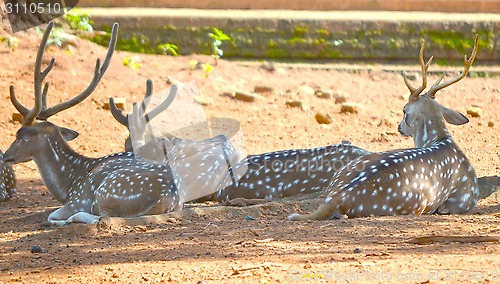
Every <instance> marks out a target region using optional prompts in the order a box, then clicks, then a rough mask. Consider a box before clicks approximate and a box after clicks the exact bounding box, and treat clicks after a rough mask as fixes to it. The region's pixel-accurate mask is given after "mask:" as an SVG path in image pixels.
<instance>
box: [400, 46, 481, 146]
mask: <svg viewBox="0 0 500 284" xmlns="http://www.w3.org/2000/svg"><path fill="white" fill-rule="evenodd" d="M477 46H478V36H476V40H475V44H474V49H473V50H472V53H471V56H470V58H467V55H465V59H464V62H465V67H464V70H463V71H462V72H461V73H460V75H459V76H457V77H455V78H453V79H451V80H449V81H447V82H444V83H442V84H440V83H441V81H442V80H443V78H444V76H445V74H444V73H443V74H442V75H441V77H440V78H439V79H438V80H437V81H436V83H434V85H433V86H432V87H431V88H430V89H429V90H428V91H427V92H426V93H425V94H423V95H421V93H422V92H423V91H424V90H425V88H426V87H427V70H428V68H429V65H430V64H431V62H432V59H433V57H431V58H430V59H429V61H427V63H424V55H423V54H424V47H425V42H424V43H423V44H422V48H421V49H420V56H419V59H420V65H421V67H422V71H421V74H422V85H421V86H420V87H419V88H415V87H413V86H412V85H411V84H410V83H409V82H408V78H407V77H406V76H404V77H403V78H404V81H405V84H406V86H407V87H408V89H409V90H410V93H411V94H410V97H409V100H408V103H407V104H406V105H405V106H404V108H403V113H404V117H403V120H402V121H401V123H400V124H399V127H398V130H399V132H400V133H401V134H402V135H404V136H412V137H413V139H414V141H415V147H417V148H420V147H424V146H427V145H429V144H431V143H433V142H435V141H436V140H437V139H440V138H443V137H449V138H451V136H450V134H449V133H448V130H447V128H446V125H445V123H444V121H447V122H448V123H450V124H454V125H461V124H465V123H467V122H469V120H468V119H467V117H465V116H464V115H463V114H461V113H460V112H458V111H455V110H452V109H449V108H446V107H444V106H442V105H441V104H439V103H438V102H436V101H435V98H436V93H437V92H438V91H439V90H441V89H444V88H446V87H448V86H450V85H452V84H454V83H456V82H458V81H460V80H462V79H463V78H464V77H465V76H466V75H467V73H468V72H469V70H470V67H471V65H472V63H473V62H474V59H475V58H476V53H477Z"/></svg>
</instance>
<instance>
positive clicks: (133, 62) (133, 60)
mask: <svg viewBox="0 0 500 284" xmlns="http://www.w3.org/2000/svg"><path fill="white" fill-rule="evenodd" d="M140 62H141V59H140V58H139V56H128V57H125V58H124V59H123V62H122V63H123V65H125V66H127V67H129V68H131V69H133V70H136V69H139V67H141V66H142V64H141V63H140Z"/></svg>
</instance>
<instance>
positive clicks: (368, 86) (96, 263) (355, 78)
mask: <svg viewBox="0 0 500 284" xmlns="http://www.w3.org/2000/svg"><path fill="white" fill-rule="evenodd" d="M17 36H18V38H19V39H20V43H19V46H17V47H16V48H15V49H14V50H11V49H9V48H6V47H4V46H3V45H2V46H1V47H0V58H1V61H0V62H1V68H0V90H1V93H2V97H1V99H0V113H1V116H0V127H1V128H2V133H3V135H1V136H0V148H1V149H2V150H3V151H5V150H6V149H7V148H8V146H9V145H10V143H12V142H13V141H14V136H15V132H16V131H17V129H19V127H20V125H19V124H18V123H16V122H13V121H12V119H11V114H12V112H13V111H14V108H13V106H12V105H11V103H10V101H9V100H8V87H9V85H10V84H14V85H15V88H16V93H17V96H18V98H19V99H20V100H21V101H22V102H23V103H24V104H25V105H27V106H28V107H31V105H32V101H33V97H32V96H33V83H32V82H33V67H34V61H35V56H36V48H37V46H38V42H39V37H37V36H36V35H34V34H25V33H21V34H19V35H17ZM77 43H78V44H77V46H75V47H71V49H70V52H69V54H68V53H67V52H65V51H64V50H61V49H60V48H57V47H54V48H52V50H48V51H47V52H46V56H45V60H44V62H45V63H47V62H48V60H49V59H50V57H52V56H53V57H55V58H56V60H57V61H56V65H55V67H54V70H53V71H52V72H51V74H50V75H49V76H48V80H50V82H51V87H50V92H49V98H48V100H49V105H51V104H54V103H57V102H59V101H62V100H66V99H68V98H70V97H72V96H75V95H76V94H79V93H80V92H81V91H82V90H83V89H84V88H85V87H86V85H87V84H88V82H89V81H90V79H91V77H92V73H93V68H94V64H95V59H96V58H97V57H101V58H103V57H104V54H105V49H103V48H101V47H98V46H96V45H94V44H92V43H88V42H85V41H81V40H78V41H77ZM129 55H131V54H129V53H125V52H116V53H115V54H114V57H113V61H112V63H111V66H110V67H109V70H108V72H107V73H106V75H105V76H104V78H103V79H102V81H101V83H100V86H99V87H98V89H97V90H96V91H95V92H94V93H93V94H92V96H91V98H89V99H87V100H86V101H84V102H83V103H81V104H79V105H77V106H76V107H74V108H72V109H69V110H67V111H64V112H62V113H60V114H58V115H56V116H54V117H52V118H51V119H50V120H51V121H52V122H54V123H56V124H58V125H60V126H65V127H69V128H72V129H74V130H76V131H78V132H79V133H80V136H79V137H78V138H77V139H76V140H74V141H72V142H70V144H71V146H72V147H73V148H74V149H75V150H76V151H78V152H80V153H82V154H84V155H87V156H91V157H99V156H104V155H107V154H110V153H114V152H119V151H122V149H123V142H124V140H125V138H126V137H127V134H128V133H127V131H126V129H125V128H124V127H123V126H121V125H120V124H118V123H117V122H116V121H115V120H114V119H113V117H112V116H111V114H110V112H109V111H108V110H105V109H103V104H104V102H106V101H107V100H108V98H109V96H114V97H123V98H125V99H126V100H127V104H126V107H127V108H130V106H131V103H132V102H134V101H139V100H141V99H142V96H143V94H144V89H145V82H146V79H147V78H151V79H152V80H153V81H154V82H155V90H163V89H166V88H168V87H169V86H170V85H169V84H168V82H167V77H171V78H173V79H175V80H178V81H181V82H187V81H191V80H195V82H196V84H197V87H198V88H199V90H200V92H201V93H202V95H203V96H205V97H206V98H209V99H212V100H213V103H212V104H211V105H209V106H205V107H204V109H205V112H206V114H207V117H231V118H234V119H237V120H238V121H240V122H241V124H242V127H243V131H244V134H245V139H246V140H245V143H246V146H247V152H248V154H254V153H263V152H269V151H274V150H281V149H292V148H312V147H318V146H324V145H329V144H337V143H339V142H340V141H341V140H342V139H348V140H350V141H352V143H353V144H355V145H358V146H360V147H363V148H365V149H367V150H370V151H384V150H389V149H395V148H407V147H412V145H413V142H412V140H411V139H408V138H404V137H401V136H400V135H399V134H398V133H397V125H398V123H399V121H400V120H401V118H402V111H401V110H402V107H403V105H404V104H405V102H406V99H405V98H406V96H407V95H408V91H407V89H406V87H405V85H404V83H403V80H402V77H401V76H400V75H399V74H395V73H390V72H383V71H370V72H368V71H363V70H361V71H359V72H349V73H348V72H338V71H335V70H322V69H318V68H314V66H304V65H301V66H302V67H301V68H295V67H293V65H292V66H290V68H282V69H278V70H277V71H275V72H272V73H271V72H268V71H266V70H264V69H261V68H259V65H260V64H247V66H243V65H242V64H239V63H236V62H229V61H225V60H220V61H219V62H218V64H217V65H216V66H214V70H213V71H212V72H211V73H209V75H208V77H207V78H205V77H204V72H203V71H202V70H193V69H192V68H191V67H190V64H189V61H190V60H198V61H199V62H206V63H211V64H212V65H214V62H213V59H212V58H211V57H207V56H194V55H193V56H184V57H171V56H154V55H139V57H140V59H141V64H142V67H140V68H139V69H137V70H132V69H130V68H128V67H126V66H123V64H122V61H123V59H124V58H125V57H126V56H129ZM428 56H430V55H428ZM329 63H332V62H329ZM415 64H417V62H415ZM414 67H415V66H411V68H414ZM433 67H434V68H438V67H435V66H432V67H431V69H432V68H433ZM473 68H474V67H473ZM435 79H436V77H431V78H430V81H431V82H432V81H433V80H435ZM257 85H264V86H270V87H272V88H273V89H274V91H273V92H270V93H266V94H263V96H264V99H263V100H261V101H259V102H254V103H249V102H243V101H237V100H233V99H231V98H228V97H225V96H221V94H222V93H224V92H233V91H237V90H239V91H252V90H253V89H254V87H255V86H257ZM302 85H305V86H309V87H311V88H313V89H315V90H333V91H334V92H337V91H342V92H347V93H348V94H349V95H350V98H349V100H350V101H352V102H356V103H360V104H361V105H363V106H364V112H362V113H358V114H343V113H340V105H339V104H336V103H335V101H334V100H333V99H322V98H318V97H316V96H314V95H310V94H306V93H305V92H304V91H303V88H302V91H301V88H299V87H300V86H302ZM499 96H500V81H499V79H498V77H493V78H466V79H465V80H463V81H462V82H460V83H458V84H456V85H454V86H452V87H449V88H447V89H445V90H443V91H442V92H440V93H439V94H438V98H437V100H438V101H439V102H440V103H442V104H443V105H445V106H447V107H450V108H453V109H455V110H458V111H460V112H462V113H466V110H467V108H468V107H470V106H472V105H478V106H480V107H481V108H482V110H483V112H482V114H481V117H470V116H469V118H470V122H469V123H468V124H466V125H463V126H449V130H450V132H451V133H452V135H453V137H454V139H455V141H456V142H457V143H458V145H459V146H460V147H461V148H462V149H463V151H464V152H465V153H466V155H467V156H468V158H469V159H470V160H471V162H472V164H473V165H474V167H475V169H476V172H477V174H478V176H479V177H490V178H494V177H498V176H499V175H500V158H499V150H500V140H499V133H500V132H499V130H498V128H499V127H500V115H499V113H498V108H499V107H500V99H499ZM289 100H301V101H302V102H303V104H304V105H306V107H305V108H304V109H300V108H291V107H288V106H286V104H285V102H287V101H289ZM316 112H324V113H328V114H329V115H330V116H331V117H332V119H333V123H332V124H330V125H328V126H324V125H320V124H318V123H317V122H316V121H315V118H314V115H315V113H316ZM489 124H490V125H492V126H489ZM14 169H15V171H16V174H17V178H18V192H17V194H16V195H15V197H13V198H12V199H10V200H8V201H6V202H4V203H2V204H0V216H2V217H1V218H0V282H30V283H42V282H43V283H80V282H84V283H290V282H295V281H305V280H310V281H311V282H327V281H331V282H334V281H339V282H361V281H363V280H367V279H368V280H374V281H376V282H379V281H383V280H403V281H406V282H409V283H425V282H426V281H429V280H430V282H432V283H436V282H440V281H446V280H448V281H450V280H455V279H456V280H459V281H462V282H481V283H483V282H488V281H492V280H498V279H499V277H500V275H499V274H500V266H499V264H500V255H499V253H498V251H499V249H500V245H499V243H498V240H499V238H500V214H499V213H498V212H499V210H500V206H499V203H498V200H497V196H496V195H495V194H494V196H492V197H490V198H488V199H486V200H482V201H480V202H479V204H478V205H477V206H476V208H475V209H473V210H472V211H471V212H470V213H469V214H467V215H450V216H437V215H431V216H397V217H369V218H358V219H349V220H331V221H315V222H291V221H287V220H286V218H285V217H286V216H287V215H288V214H290V213H291V212H295V211H311V210H313V209H314V208H315V207H316V204H317V203H318V200H321V196H315V197H303V198H294V199H290V200H285V201H276V202H270V203H265V204H260V205H254V206H247V207H234V206H217V204H201V205H200V204H198V205H188V206H187V209H186V210H184V211H183V212H182V213H179V214H173V215H172V214H171V215H168V216H166V217H165V216H164V217H163V218H159V219H158V220H156V222H150V221H151V220H135V221H132V222H129V223H125V224H123V223H121V221H120V220H115V219H112V220H105V221H103V222H101V223H99V224H97V225H81V224H72V225H69V226H65V227H62V228H55V229H54V228H45V227H43V226H42V225H41V224H42V222H44V221H45V220H46V219H47V216H48V214H49V213H50V212H52V211H53V210H55V209H56V208H57V207H59V206H60V204H58V202H57V201H56V200H55V199H54V198H53V197H52V196H51V195H50V193H49V192H48V191H47V189H46V187H45V186H44V185H43V182H42V180H41V178H40V175H39V173H38V170H37V168H36V165H35V164H34V163H33V162H29V163H25V164H21V165H16V166H14ZM248 217H251V218H248ZM252 219H254V220H252ZM35 245H39V246H40V247H41V249H42V252H41V253H32V252H31V249H32V247H33V246H35ZM203 281H204V282H203Z"/></svg>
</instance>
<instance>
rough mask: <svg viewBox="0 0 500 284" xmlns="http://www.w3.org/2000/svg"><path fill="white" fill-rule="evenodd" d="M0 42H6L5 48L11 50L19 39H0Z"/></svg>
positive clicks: (12, 37) (7, 37) (9, 37)
mask: <svg viewBox="0 0 500 284" xmlns="http://www.w3.org/2000/svg"><path fill="white" fill-rule="evenodd" d="M0 41H1V42H6V43H7V44H6V46H7V47H10V48H12V50H14V48H15V47H16V46H17V45H18V44H19V39H18V38H17V37H15V36H6V37H0Z"/></svg>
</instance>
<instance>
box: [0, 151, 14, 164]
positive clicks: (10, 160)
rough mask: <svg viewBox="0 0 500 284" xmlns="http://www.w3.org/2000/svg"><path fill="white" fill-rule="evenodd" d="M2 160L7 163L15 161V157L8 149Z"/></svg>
mask: <svg viewBox="0 0 500 284" xmlns="http://www.w3.org/2000/svg"><path fill="white" fill-rule="evenodd" d="M2 161H3V162H5V163H13V162H14V157H12V155H10V154H9V153H8V151H7V152H6V153H5V154H4V155H3V156H2Z"/></svg>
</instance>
